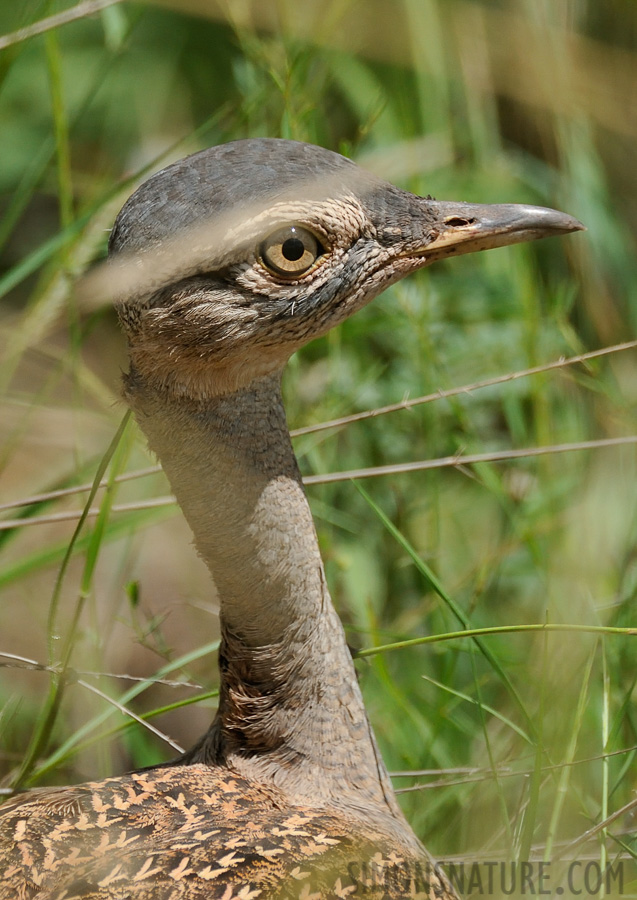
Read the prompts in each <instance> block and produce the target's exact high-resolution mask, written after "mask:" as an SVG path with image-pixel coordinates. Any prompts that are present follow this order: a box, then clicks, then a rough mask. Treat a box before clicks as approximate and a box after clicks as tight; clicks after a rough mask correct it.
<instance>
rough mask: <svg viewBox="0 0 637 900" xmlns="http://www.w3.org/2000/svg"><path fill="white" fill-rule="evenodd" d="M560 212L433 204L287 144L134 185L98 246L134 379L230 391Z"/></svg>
mask: <svg viewBox="0 0 637 900" xmlns="http://www.w3.org/2000/svg"><path fill="white" fill-rule="evenodd" d="M582 227H583V226H582V225H581V224H580V223H579V222H577V220H575V219H573V218H572V217H571V216H568V215H565V214H564V213H559V212H556V211H555V210H551V209H544V208H541V207H533V206H523V205H480V204H471V203H454V202H447V201H442V202H441V201H436V200H433V199H432V198H431V197H426V198H424V197H418V196H416V195H414V194H411V193H409V192H407V191H404V190H401V189H399V188H397V187H395V186H393V185H391V184H388V183H387V182H385V181H382V180H381V179H379V178H376V177H375V176H373V175H371V174H370V173H368V172H366V171H364V170H362V169H360V168H359V167H358V166H356V165H355V164H354V163H353V162H351V161H350V160H348V159H346V158H345V157H343V156H341V155H339V154H337V153H333V152H331V151H329V150H325V149H323V148H321V147H315V146H312V145H310V144H303V143H298V142H296V141H287V140H277V139H253V140H243V141H235V142H232V143H229V144H224V145H221V146H219V147H214V148H211V149H209V150H204V151H202V152H201V153H197V154H194V155H193V156H190V157H187V158H186V159H183V160H181V161H179V162H177V163H174V164H173V165H171V166H168V167H167V168H166V169H163V170H162V171H161V172H159V173H157V174H156V175H154V176H153V177H151V178H150V179H149V180H148V181H146V182H145V183H144V184H143V185H142V186H141V187H140V188H139V189H138V190H137V191H136V192H135V193H134V194H133V195H132V197H131V198H130V199H129V200H128V202H127V203H126V204H125V206H124V207H123V209H122V211H121V212H120V214H119V216H118V217H117V220H116V222H115V226H114V228H113V232H112V234H111V240H110V244H109V251H110V255H111V258H112V260H113V262H114V263H116V265H115V266H114V267H112V269H111V272H112V276H113V280H114V282H115V293H116V295H117V298H118V308H119V313H120V318H121V320H122V323H123V325H124V328H125V330H126V332H127V334H128V338H129V342H130V347H131V361H132V365H133V368H134V370H135V371H136V372H138V373H139V374H140V375H142V376H143V377H149V378H152V379H153V380H154V381H155V383H157V384H159V385H161V386H162V387H165V388H167V389H169V390H170V391H172V392H173V393H176V394H186V395H193V396H199V397H205V396H211V395H215V394H221V393H228V392H231V391H234V390H237V389H240V388H242V387H245V386H247V385H248V384H249V383H250V382H251V381H253V380H254V379H255V378H258V377H261V376H263V375H267V374H269V373H272V372H274V371H277V370H280V369H282V368H283V366H284V365H285V363H286V361H287V360H288V358H289V357H290V355H291V354H292V353H293V352H294V351H295V350H296V349H298V348H299V347H301V346H302V345H303V344H305V343H307V342H308V341H310V340H312V339H313V338H315V337H318V336H319V335H322V334H324V333H325V332H326V331H328V330H329V329H330V328H332V327H334V326H335V325H337V324H338V323H339V322H341V321H342V320H344V319H345V318H347V317H348V316H350V315H351V314H352V313H354V312H356V310H358V309H360V308H361V307H362V306H364V305H365V304H366V303H368V302H369V301H370V300H371V299H373V298H374V297H375V296H377V295H378V294H379V293H380V292H381V291H383V290H384V289H385V288H386V287H387V286H388V285H390V284H392V283H394V282H396V281H398V280H399V279H401V278H403V277H404V276H405V275H408V274H409V273H410V272H413V271H415V270H416V269H420V268H423V267H424V266H427V265H430V264H431V263H432V262H435V261H436V260H439V259H444V258H446V257H450V256H457V255H459V254H462V253H471V252H474V251H477V250H486V249H489V248H492V247H499V246H503V245H505V244H512V243H516V242H519V241H528V240H534V239H536V238H541V237H546V236H549V235H555V234H565V233H567V232H570V231H576V230H579V229H581V228H582Z"/></svg>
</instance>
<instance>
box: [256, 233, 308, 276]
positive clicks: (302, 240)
mask: <svg viewBox="0 0 637 900" xmlns="http://www.w3.org/2000/svg"><path fill="white" fill-rule="evenodd" d="M322 252H323V248H322V247H321V245H320V244H319V242H318V240H317V239H316V238H315V237H314V235H313V234H312V232H311V231H308V230H307V229H306V228H301V226H300V225H286V226H285V227H284V228H279V229H278V230H277V231H275V232H273V233H272V234H271V235H269V236H268V237H267V238H266V239H265V240H264V241H263V243H262V244H261V246H260V247H259V255H260V257H261V261H262V262H263V264H264V266H265V267H266V268H268V269H270V270H271V271H272V272H275V273H276V274H277V275H303V274H304V273H305V272H307V271H308V269H310V268H311V267H312V266H313V265H314V263H315V262H316V260H317V259H318V258H319V256H320V255H321V253H322Z"/></svg>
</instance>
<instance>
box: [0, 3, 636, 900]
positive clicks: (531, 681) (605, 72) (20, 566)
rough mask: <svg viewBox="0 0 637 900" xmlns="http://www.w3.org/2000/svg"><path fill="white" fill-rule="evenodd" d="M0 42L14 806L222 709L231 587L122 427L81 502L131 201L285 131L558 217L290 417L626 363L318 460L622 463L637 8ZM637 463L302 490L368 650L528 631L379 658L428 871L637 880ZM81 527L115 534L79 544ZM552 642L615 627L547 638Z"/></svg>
mask: <svg viewBox="0 0 637 900" xmlns="http://www.w3.org/2000/svg"><path fill="white" fill-rule="evenodd" d="M66 10H71V11H72V13H71V15H69V16H67V17H65V16H64V13H65V11H66ZM56 16H60V18H55V17H56ZM49 17H53V18H52V19H49ZM66 18H68V19H69V21H66ZM39 22H43V30H42V33H35V32H36V31H37V29H33V28H32V26H33V25H34V23H39ZM0 33H1V34H4V35H5V37H4V38H0V136H1V140H0V298H1V301H0V351H1V354H2V356H1V361H0V391H1V396H0V504H3V505H2V508H1V510H0V513H1V516H0V554H1V556H0V653H1V654H2V655H1V656H0V778H4V781H2V782H0V784H3V785H4V787H5V788H10V787H11V786H12V785H15V784H20V785H35V784H52V783H64V782H67V781H77V780H82V779H88V778H96V777H104V776H107V775H109V774H113V773H117V772H121V771H124V770H126V769H128V768H131V767H136V766H142V765H147V764H151V763H153V762H156V761H158V760H161V759H168V758H170V756H172V755H174V753H175V750H174V749H173V748H174V746H176V745H181V746H184V747H186V746H188V745H189V744H191V743H192V742H193V741H194V740H195V739H196V738H197V737H198V736H199V734H200V733H201V732H202V731H203V730H204V729H205V728H206V727H207V725H208V723H209V721H210V719H211V718H212V716H213V714H214V707H215V696H214V695H215V686H216V659H215V653H214V645H215V641H216V639H217V637H218V619H217V608H216V601H215V595H214V589H213V587H212V586H211V583H210V579H209V576H208V574H207V571H206V570H205V568H204V566H203V564H202V563H201V562H200V561H199V560H198V559H197V557H196V555H195V552H194V550H193V549H192V546H191V537H190V533H189V531H188V528H187V527H186V525H185V523H184V522H183V520H182V518H181V516H180V514H179V511H178V510H177V508H176V507H175V506H174V505H173V504H171V503H170V502H169V500H168V499H166V496H167V494H168V488H167V484H166V482H165V480H164V479H163V477H162V475H161V473H156V472H152V473H150V474H145V475H144V474H142V475H139V472H140V470H146V469H147V468H148V467H151V466H153V465H154V460H153V459H151V458H150V456H149V454H148V453H147V451H146V449H145V445H144V442H143V440H141V439H140V438H139V435H138V434H137V433H136V431H135V429H134V428H129V429H128V431H127V433H126V435H125V436H124V438H123V439H122V440H121V441H120V443H119V446H118V449H117V450H116V451H115V454H114V456H113V457H112V460H111V462H110V466H109V468H108V469H107V471H106V476H105V477H106V478H107V479H109V488H108V490H107V491H104V490H100V491H98V492H97V493H96V495H95V496H94V497H90V496H89V494H88V491H87V489H86V486H87V485H89V486H90V485H91V483H92V482H93V480H94V479H95V477H96V473H98V475H100V470H99V466H100V462H101V460H102V459H103V457H104V454H105V453H106V451H107V449H108V447H109V445H110V444H111V441H112V440H113V438H114V436H115V434H116V431H117V428H118V426H119V424H120V422H121V419H122V416H123V414H124V406H123V403H122V402H121V400H120V387H119V385H120V379H121V372H122V371H124V370H125V369H126V349H125V346H124V342H123V339H122V337H121V335H120V332H119V329H118V326H117V322H116V318H115V315H114V313H113V311H112V309H111V308H110V307H109V305H108V303H106V302H105V301H103V300H97V299H95V298H94V297H92V296H91V295H90V293H89V292H88V291H87V290H86V289H85V288H83V281H82V278H83V275H84V274H85V273H86V272H87V271H88V270H89V269H90V268H91V267H92V266H94V265H95V264H96V263H98V262H99V261H100V260H101V259H103V257H104V256H105V252H106V243H107V239H108V231H109V228H110V226H111V225H112V222H113V219H114V217H115V215H116V213H117V211H118V209H119V207H120V206H121V205H122V203H123V201H124V200H125V198H126V197H127V196H128V195H129V194H130V193H131V192H132V190H133V189H134V188H135V186H136V185H137V184H138V183H139V182H140V181H141V180H143V179H144V178H145V177H147V176H148V174H149V173H151V172H152V171H155V170H157V169H159V168H161V167H162V166H164V165H166V164H167V163H169V162H170V161H172V160H174V159H177V158H179V157H180V156H183V155H185V154H187V153H190V152H193V151H195V150H198V149H201V148H202V147H206V146H210V145H213V144H217V143H221V142H224V141H228V140H233V139H236V138H242V137H253V136H260V135H265V136H270V137H289V138H295V139H299V140H305V141H310V142H314V143H318V144H321V145H323V146H326V147H329V148H331V149H334V150H338V151H340V152H342V153H345V154H346V155H349V156H351V157H352V158H354V159H356V160H357V161H358V162H360V163H361V164H362V165H364V166H366V167H368V168H370V169H372V170H373V171H375V172H376V173H377V174H379V175H381V176H382V177H385V178H386V179H388V180H391V181H393V182H395V183H397V184H399V185H400V186H402V187H405V188H407V189H409V190H412V191H414V192H416V193H420V194H432V195H434V196H435V197H437V198H439V199H449V200H467V201H475V202H523V203H535V204H538V205H546V206H554V207H557V208H559V209H563V210H565V211H568V212H569V213H571V214H573V215H575V216H576V217H578V218H579V219H581V220H582V221H583V222H584V223H585V225H586V226H587V228H588V231H587V233H586V234H578V235H572V236H570V237H567V238H565V239H563V240H552V241H546V242H540V243H535V244H530V245H518V246H515V247H511V248H506V249H501V250H497V251H494V252H490V253H486V254H478V255H475V256H467V257H462V258H460V259H458V260H453V261H451V262H446V263H441V264H438V265H437V266H435V267H433V268H431V269H428V270H426V271H425V272H423V273H420V274H418V275H416V276H413V277H411V278H410V279H408V280H407V281H405V282H403V283H401V284H399V285H397V286H396V287H394V288H392V289H391V290H390V291H388V292H387V293H386V294H384V295H383V296H382V297H381V298H380V299H378V300H377V301H375V302H374V303H373V304H372V305H371V306H369V307H368V308H367V309H365V310H364V311H363V312H361V313H360V314H359V315H357V316H356V317H354V319H352V320H350V321H349V322H347V323H345V325H344V326H342V327H341V328H339V329H338V330H337V331H335V332H333V333H331V334H329V335H328V336H327V337H325V338H323V339H321V340H319V341H316V342H315V343H313V344H311V345H310V346H308V347H307V348H305V349H304V350H303V351H302V352H301V353H300V354H298V355H297V356H296V357H295V358H294V359H293V360H292V362H291V364H290V365H289V367H288V371H287V374H286V381H285V392H286V401H287V409H288V415H289V420H290V425H291V427H292V428H300V427H305V426H309V425H314V424H317V423H321V422H325V421H328V420H331V419H333V418H335V417H340V416H346V415H348V414H351V413H355V412H359V411H364V410H370V409H376V408H379V407H382V406H384V405H386V404H392V403H400V401H402V400H404V399H406V398H416V397H419V396H421V395H424V394H430V393H434V394H436V393H437V392H440V391H446V390H449V389H452V388H459V387H462V386H471V385H474V384H475V383H476V382H479V381H481V380H484V379H492V378H495V377H497V376H505V375H507V374H511V373H516V372H522V371H525V370H527V369H529V368H532V367H538V366H543V365H545V364H548V363H551V362H555V361H558V360H560V359H562V358H568V357H573V356H579V355H581V354H585V353H589V352H591V351H598V350H603V349H604V348H615V349H610V350H609V351H608V352H605V353H604V354H603V355H600V356H597V357H594V358H590V359H586V360H584V361H580V362H577V363H573V364H571V365H567V366H560V367H554V368H552V369H549V370H547V371H543V372H540V373H536V374H530V375H526V376H523V377H519V378H516V379H513V380H509V381H505V382H503V383H500V384H495V385H491V386H487V387H482V388H480V389H471V390H469V389H468V390H466V391H462V392H460V393H458V394H456V395H455V396H453V397H451V398H447V399H440V398H438V399H435V401H433V402H428V403H426V404H422V405H418V406H414V407H413V408H410V409H407V410H401V411H397V412H392V413H388V414H386V415H380V416H375V417H373V418H371V419H368V420H365V421H359V422H354V423H352V424H349V425H347V426H341V427H338V428H331V429H326V430H321V431H314V432H310V433H305V434H303V435H301V436H299V437H297V439H296V441H295V448H296V450H297V453H298V455H299V458H300V462H301V466H302V468H303V471H304V472H305V473H307V474H325V473H330V472H338V471H341V470H350V469H355V468H358V467H361V466H366V467H370V466H376V465H385V464H392V463H402V462H410V461H419V460H426V459H435V458H438V457H445V456H449V455H452V456H453V455H454V454H459V453H461V454H473V453H489V452H500V451H507V450H522V449H525V448H533V447H540V446H542V447H554V446H557V445H562V444H565V443H568V444H574V445H579V444H581V443H582V442H590V441H600V440H603V441H609V439H610V440H611V441H614V440H617V439H624V438H630V437H631V436H634V435H635V434H636V433H637V428H636V402H637V354H636V352H635V348H634V346H633V347H627V348H619V349H617V348H616V345H621V344H623V343H625V342H629V341H631V340H633V339H635V337H636V336H637V335H636V334H635V331H636V324H637V278H636V277H635V237H634V235H635V228H636V226H637V162H636V154H635V141H636V138H637V103H636V102H635V97H636V96H637V55H636V54H637V4H635V3H631V2H629V0H607V2H605V3H603V4H602V3H599V2H597V0H444V2H443V0H305V2H304V3H302V4H300V3H298V2H288V0H262V2H256V0H255V2H250V0H225V2H221V0H219V2H213V0H174V2H172V3H171V2H162V3H161V4H157V5H155V4H152V3H150V4H139V3H129V2H119V3H113V2H110V3H109V2H108V0H105V2H101V3H98V2H90V0H89V2H84V3H80V4H79V6H76V7H73V6H69V5H68V4H64V3H62V2H57V3H56V2H50V0H47V2H36V0H25V2H22V3H20V4H11V5H10V4H6V3H5V4H2V5H0ZM636 462H637V459H636V453H635V446H634V444H631V443H630V442H624V443H619V442H618V443H616V444H615V445H611V446H603V447H594V448H593V449H583V448H579V447H577V448H572V449H570V450H569V451H568V452H550V453H547V454H546V455H542V456H538V457H524V458H516V459H511V460H505V461H500V462H491V461H483V462H480V463H477V464H474V465H465V466H462V467H457V466H456V467H448V468H435V469H432V470H427V471H422V472H410V473H402V474H401V473H394V474H390V475H383V476H382V477H376V478H371V479H367V480H365V481H364V482H362V481H360V482H358V484H359V486H360V487H363V488H364V492H365V493H361V491H360V490H357V487H356V485H355V484H354V483H353V482H352V481H345V482H342V483H338V484H324V485H313V486H311V487H309V488H308V493H309V498H310V502H311V504H312V508H313V512H314V514H315V518H316V522H317V527H318V530H319V538H320V541H321V546H322V550H323V554H324V558H325V561H326V566H327V574H328V580H329V583H330V585H331V588H332V592H333V595H334V599H335V602H336V605H337V607H338V609H339V612H340V613H341V615H342V617H343V620H344V622H345V625H346V629H347V633H348V640H349V642H350V643H351V645H352V646H353V647H355V648H357V649H361V650H365V649H369V648H373V647H375V646H381V645H383V646H384V645H387V644H392V643H395V642H397V641H403V640H406V639H411V638H420V637H425V636H427V635H440V636H441V637H442V638H444V636H445V635H449V634H451V633H453V632H457V631H459V630H462V629H463V628H465V627H471V628H486V627H491V626H509V625H517V626H521V630H520V631H519V632H518V633H509V634H503V635H495V636H484V637H482V638H480V639H479V640H471V639H470V638H457V637H449V638H447V639H441V640H440V641H439V642H436V643H433V644H425V645H422V646H411V647H407V648H402V649H394V650H389V651H384V652H382V653H378V654H372V655H369V656H363V657H361V659H360V661H359V662H358V663H357V666H358V669H359V674H360V679H361V684H362V687H363V690H364V693H365V697H366V701H367V704H368V708H369V711H370V716H371V719H372V722H373V725H374V727H375V729H376V732H377V735H378V738H379V741H380V744H381V747H382V751H383V754H384V757H385V760H386V761H387V763H388V765H389V767H390V769H391V770H392V771H393V772H395V773H397V774H396V777H395V781H394V783H395V786H396V788H397V789H399V790H401V791H402V793H401V803H403V806H404V808H405V811H406V813H407V815H408V817H409V819H410V821H411V822H412V823H413V825H414V828H415V829H416V831H417V833H418V834H419V836H420V837H421V838H422V839H423V840H424V841H425V843H426V844H427V845H428V846H429V848H430V849H431V850H432V852H433V853H435V854H436V855H438V856H441V857H444V858H445V859H456V860H466V861H472V860H487V859H500V860H501V859H507V860H515V859H531V858H532V859H542V858H546V859H550V860H554V861H556V862H555V868H554V870H553V877H554V879H555V880H554V881H552V884H556V883H557V879H558V877H561V874H560V873H561V869H559V864H558V861H559V859H560V858H561V857H562V856H565V857H572V856H573V855H575V856H576V857H577V858H578V859H582V860H587V861H591V862H592V863H594V864H595V865H597V866H599V867H601V869H603V868H604V866H605V865H606V864H607V863H608V862H610V863H613V864H616V863H617V862H618V861H619V860H620V859H623V860H624V862H625V863H626V866H627V868H626V869H625V870H624V884H623V891H624V894H625V895H628V894H629V892H630V890H631V889H632V890H633V891H634V890H635V887H634V884H633V882H632V881H631V878H632V875H630V872H631V871H634V870H630V868H629V867H628V862H629V861H630V860H633V861H634V856H635V851H636V850H637V839H635V801H634V791H635V786H636V785H635V774H634V773H635V764H634V757H635V752H636V750H637V714H636V711H635V707H634V702H633V694H634V688H635V682H636V680H637V675H636V666H635V662H634V661H635V658H636V653H635V643H634V642H635V640H636V638H635V636H634V635H630V634H629V633H627V632H626V631H625V630H624V631H622V629H627V628H629V627H630V626H631V625H634V624H635V607H636V604H637V596H636V591H637V503H636V502H635V501H636V499H637V488H636V484H635V469H636ZM124 472H127V473H132V474H133V475H135V477H131V478H130V479H128V480H122V481H115V480H114V479H115V478H116V477H117V476H119V475H121V474H122V473H124ZM77 486H84V489H83V491H81V492H77V491H74V490H72V489H73V488H75V487H77ZM60 491H66V493H63V494H60V493H59V492H60ZM49 492H54V494H53V496H48V493H49ZM56 492H57V493H56ZM87 497H88V501H87ZM87 503H88V506H90V507H91V508H92V509H93V510H99V511H100V513H99V515H97V516H96V515H93V514H91V515H89V516H88V517H87V519H86V521H85V522H84V524H83V527H82V529H81V530H80V532H79V533H78V534H77V535H76V536H75V538H74V537H73V535H74V530H75V528H76V527H77V525H78V518H79V515H80V513H81V511H82V509H83V508H84V507H85V505H86V504H87ZM390 523H391V524H390ZM432 574H434V575H435V578H437V579H438V581H439V583H440V586H439V588H440V589H438V590H437V589H436V582H435V580H434V579H432V577H431V576H432ZM546 622H548V623H553V624H565V625H572V626H592V627H593V628H597V629H598V630H597V631H591V632H577V631H574V630H566V631H562V632H558V633H548V632H542V633H537V631H536V632H533V631H532V630H524V626H531V625H534V624H535V625H541V624H543V623H546ZM613 629H616V630H615V631H613ZM65 663H66V665H67V667H68V668H69V672H68V673H67V676H66V677H61V675H60V672H61V669H62V667H63V666H64V664H65ZM135 679H137V680H135ZM162 682H169V683H162ZM109 700H110V701H116V702H117V703H119V704H120V705H121V704H123V705H126V706H127V707H128V708H129V709H130V710H132V711H133V712H134V713H135V715H136V716H138V717H142V718H143V719H144V721H146V722H148V723H152V725H153V727H155V728H157V729H159V730H160V731H161V732H162V733H163V734H164V735H165V736H167V737H169V738H170V740H171V741H172V742H173V746H172V747H171V746H170V745H169V744H168V743H167V741H166V740H165V738H163V737H162V736H161V735H158V734H155V733H151V732H150V731H149V730H148V728H146V727H144V724H143V723H135V722H133V721H132V720H131V719H130V717H128V716H126V715H125V714H123V713H122V712H121V711H118V709H117V708H116V707H115V706H114V705H113V703H112V702H109ZM194 700H196V701H197V702H196V703H193V702H192V701H194ZM631 884H632V888H631ZM605 890H606V888H605V887H604V885H602V887H600V888H599V892H598V893H599V896H602V895H604V891H605ZM616 890H617V884H616V883H614V884H613V885H612V886H611V889H610V891H606V893H607V894H612V893H613V891H616ZM465 891H466V892H467V893H468V894H470V893H471V889H470V886H465ZM473 891H474V893H476V890H475V885H473ZM600 892H601V893H600ZM590 893H591V892H590V891H589V894H590ZM633 895H634V894H633Z"/></svg>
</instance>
